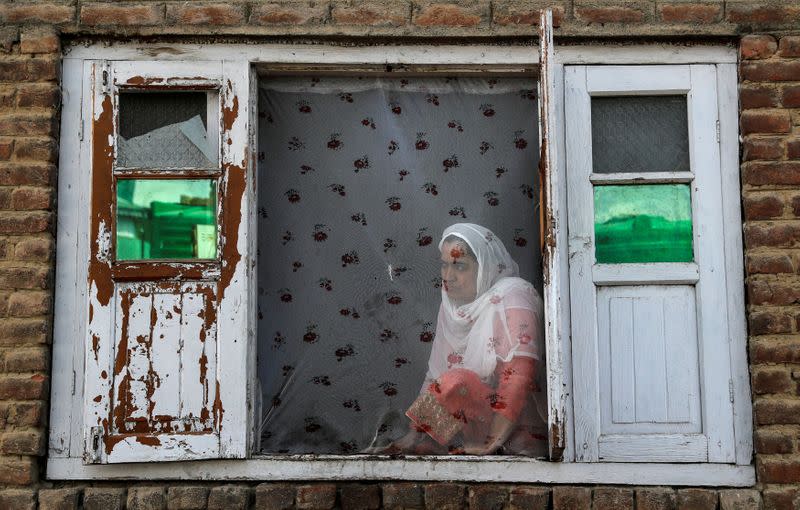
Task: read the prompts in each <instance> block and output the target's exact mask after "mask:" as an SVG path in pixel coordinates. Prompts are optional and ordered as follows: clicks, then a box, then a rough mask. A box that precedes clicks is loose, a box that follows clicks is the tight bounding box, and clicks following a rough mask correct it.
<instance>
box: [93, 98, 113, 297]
mask: <svg viewBox="0 0 800 510" xmlns="http://www.w3.org/2000/svg"><path fill="white" fill-rule="evenodd" d="M113 117H114V112H113V105H112V102H111V96H110V95H106V96H104V97H103V102H102V104H101V111H100V115H98V116H97V118H96V119H95V120H94V122H93V125H92V141H93V143H92V210H91V227H90V228H91V230H90V232H92V237H93V242H92V243H91V254H90V259H89V286H90V287H91V286H92V284H94V286H95V288H96V298H97V302H98V303H99V304H100V306H108V303H109V300H110V299H111V295H112V294H113V293H114V283H113V281H112V279H111V264H110V261H109V260H108V257H109V255H110V254H109V253H108V250H109V247H108V246H107V245H104V244H103V239H104V238H105V237H106V236H107V235H108V230H107V229H109V228H111V227H110V226H111V224H112V214H111V207H112V204H113V198H114V197H113V182H112V174H111V169H112V166H113V164H114V149H113V145H112V139H113V134H114V119H113Z"/></svg>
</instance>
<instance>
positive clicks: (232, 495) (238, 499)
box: [84, 485, 377, 510]
mask: <svg viewBox="0 0 800 510" xmlns="http://www.w3.org/2000/svg"><path fill="white" fill-rule="evenodd" d="M376 488H377V487H376ZM85 500H86V496H84V504H85ZM249 502H250V487H247V486H246V485H245V486H242V485H222V486H217V487H212V488H211V492H210V493H209V494H208V510H246V509H248V508H250V506H249ZM104 508H107V506H106V507H98V509H97V510H101V509H104ZM121 508H122V507H120V509H121ZM87 510H89V509H87Z"/></svg>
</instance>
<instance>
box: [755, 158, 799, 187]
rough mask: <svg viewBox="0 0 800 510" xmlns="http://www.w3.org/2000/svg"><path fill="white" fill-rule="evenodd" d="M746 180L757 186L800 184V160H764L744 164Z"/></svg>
mask: <svg viewBox="0 0 800 510" xmlns="http://www.w3.org/2000/svg"><path fill="white" fill-rule="evenodd" d="M743 173H744V177H743V179H744V182H746V183H748V184H753V185H755V186H763V185H768V184H789V185H797V184H800V162H798V161H764V162H753V163H747V164H746V165H745V166H744V172H743Z"/></svg>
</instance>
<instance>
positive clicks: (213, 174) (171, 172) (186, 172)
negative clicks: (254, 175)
mask: <svg viewBox="0 0 800 510" xmlns="http://www.w3.org/2000/svg"><path fill="white" fill-rule="evenodd" d="M220 176H222V170H221V169H220V168H208V169H201V168H170V169H164V170H158V169H150V168H118V169H116V170H114V177H116V178H118V179H175V180H178V179H213V178H217V177H220Z"/></svg>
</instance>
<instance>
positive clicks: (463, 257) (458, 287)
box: [441, 242, 478, 305]
mask: <svg viewBox="0 0 800 510" xmlns="http://www.w3.org/2000/svg"><path fill="white" fill-rule="evenodd" d="M441 261H442V287H443V288H444V290H445V292H447V295H448V296H449V297H450V300H451V301H453V302H455V303H456V304H458V305H464V304H467V303H471V302H472V301H474V300H475V297H476V294H477V291H478V288H477V282H478V261H477V260H475V259H474V258H472V257H471V256H470V255H469V254H468V253H467V251H466V250H465V249H464V246H463V245H461V243H458V242H445V243H442V256H441Z"/></svg>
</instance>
